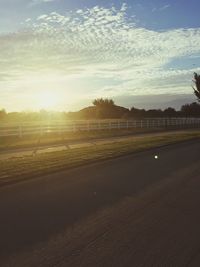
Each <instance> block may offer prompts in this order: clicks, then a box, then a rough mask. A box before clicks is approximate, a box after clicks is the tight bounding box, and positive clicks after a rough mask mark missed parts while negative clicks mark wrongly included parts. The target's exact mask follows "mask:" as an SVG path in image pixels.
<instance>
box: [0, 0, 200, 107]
mask: <svg viewBox="0 0 200 267" xmlns="http://www.w3.org/2000/svg"><path fill="white" fill-rule="evenodd" d="M199 10H200V2H199V1H198V0H190V1H186V0H179V1H175V0H174V1H172V0H166V1H165V0H163V1H161V0H160V1H158V0H142V1H139V0H138V1H137V0H135V1H134V0H132V1H130V0H129V1H119V0H118V1H105V0H101V1H97V0H73V1H69V0H0V49H1V55H0V65H1V68H0V108H1V107H2V108H6V109H7V110H8V111H11V110H27V109H31V110H38V109H40V108H52V109H59V110H63V109H64V110H75V109H79V108H80V107H82V106H84V105H87V104H89V103H90V102H91V100H92V99H93V98H95V97H112V98H114V99H116V100H117V102H118V103H119V104H123V105H127V106H133V105H134V104H135V105H136V106H137V104H138V105H143V104H144V105H145V107H148V106H151V107H152V105H151V103H152V99H153V97H154V96H155V99H156V103H159V99H160V107H165V103H164V102H163V96H166V95H167V96H168V98H169V99H171V101H172V102H173V101H175V100H178V103H179V104H180V103H181V102H180V99H183V102H184V99H185V98H187V99H188V97H189V94H191V97H189V98H190V99H191V101H192V100H195V99H194V98H193V96H192V90H191V84H192V81H191V80H192V74H193V72H194V71H197V72H199V71H200V21H199ZM142 96H143V97H144V101H142V100H141V99H142ZM148 96H149V102H151V103H149V105H148ZM48 98H49V100H48ZM130 99H132V104H131V103H130ZM137 99H140V100H139V102H138V100H137ZM45 100H46V103H45ZM168 104H169V103H168V102H167V103H166V105H168Z"/></svg>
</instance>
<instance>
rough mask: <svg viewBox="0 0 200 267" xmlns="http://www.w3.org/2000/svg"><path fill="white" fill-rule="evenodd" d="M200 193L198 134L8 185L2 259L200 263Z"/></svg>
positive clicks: (0, 226) (51, 266) (52, 264)
mask: <svg viewBox="0 0 200 267" xmlns="http://www.w3.org/2000/svg"><path fill="white" fill-rule="evenodd" d="M155 155H157V156H158V158H157V159H156V158H155ZM199 192H200V142H197V141H196V142H187V143H185V144H177V145H173V146H168V147H165V148H159V149H154V150H151V151H146V152H142V153H138V154H136V155H133V156H128V157H123V158H118V159H115V160H110V161H107V162H104V163H99V164H95V165H91V166H86V167H82V168H79V169H74V170H70V171H65V172H63V173H59V174H55V175H52V176H46V177H43V178H39V179H36V180H32V181H28V182H23V183H19V184H16V185H13V186H8V187H4V188H1V189H0V266H1V267H8V266H9V267H40V266H41V267H68V266H69V267H72V266H73V267H79V266H81V267H86V266H87V267H90V266H91V267H95V266H99V267H101V266H102V267H107V266H108V267H111V266H113V267H118V266H120V267H126V266H127V267H129V266H130V267H132V266H133V267H134V266H136V267H140V266H152V267H154V266H157V267H159V266H160V267H161V266H169V267H172V266H174V267H179V266H180V267H184V266H185V267H186V266H191V267H194V266H198V267H199V266H200V209H199V203H200V193H199Z"/></svg>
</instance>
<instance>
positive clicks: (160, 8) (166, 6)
mask: <svg viewBox="0 0 200 267" xmlns="http://www.w3.org/2000/svg"><path fill="white" fill-rule="evenodd" d="M170 7H171V5H164V6H161V7H159V8H157V7H154V8H153V9H152V12H156V11H164V10H166V9H168V8H170Z"/></svg>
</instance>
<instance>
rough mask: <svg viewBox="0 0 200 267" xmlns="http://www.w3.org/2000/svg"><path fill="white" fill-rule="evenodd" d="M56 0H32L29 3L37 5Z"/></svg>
mask: <svg viewBox="0 0 200 267" xmlns="http://www.w3.org/2000/svg"><path fill="white" fill-rule="evenodd" d="M54 1H56V0H32V1H31V2H30V4H29V6H30V7H31V6H35V5H40V4H43V3H50V2H54Z"/></svg>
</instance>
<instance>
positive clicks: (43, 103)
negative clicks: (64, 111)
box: [37, 91, 60, 109]
mask: <svg viewBox="0 0 200 267" xmlns="http://www.w3.org/2000/svg"><path fill="white" fill-rule="evenodd" d="M59 99H60V97H59V95H58V94H57V93H56V92H54V91H43V92H40V93H39V94H38V95H37V102H38V107H39V108H40V109H54V108H57V107H58V105H59Z"/></svg>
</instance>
